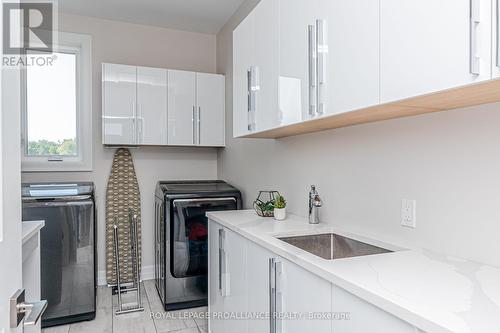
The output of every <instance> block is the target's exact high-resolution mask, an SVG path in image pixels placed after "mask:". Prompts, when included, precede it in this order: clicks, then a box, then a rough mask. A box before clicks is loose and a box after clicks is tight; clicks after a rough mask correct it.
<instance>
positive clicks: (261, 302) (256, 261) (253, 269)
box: [247, 241, 277, 333]
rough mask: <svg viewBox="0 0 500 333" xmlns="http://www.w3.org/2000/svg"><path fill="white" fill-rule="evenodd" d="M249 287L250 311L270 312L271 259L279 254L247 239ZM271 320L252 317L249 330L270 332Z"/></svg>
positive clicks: (250, 332) (249, 321) (250, 331)
mask: <svg viewBox="0 0 500 333" xmlns="http://www.w3.org/2000/svg"><path fill="white" fill-rule="evenodd" d="M247 243H248V245H247V267H248V268H249V269H248V273H247V289H248V291H249V292H248V310H247V311H249V312H250V313H269V311H270V308H269V300H270V294H269V283H270V281H269V260H270V259H271V258H275V257H277V255H275V254H273V253H271V252H269V251H267V250H266V249H264V248H263V247H261V246H259V245H257V244H255V243H253V242H251V241H247ZM269 327H270V322H269V320H263V319H261V318H252V319H250V320H248V332H249V333H253V332H269Z"/></svg>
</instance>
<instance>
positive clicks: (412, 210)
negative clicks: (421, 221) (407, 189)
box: [401, 199, 417, 228]
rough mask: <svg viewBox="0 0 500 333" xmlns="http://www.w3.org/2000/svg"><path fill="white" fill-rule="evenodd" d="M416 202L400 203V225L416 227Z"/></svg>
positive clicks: (405, 200) (403, 201)
mask: <svg viewBox="0 0 500 333" xmlns="http://www.w3.org/2000/svg"><path fill="white" fill-rule="evenodd" d="M416 207H417V201H416V200H408V199H403V200H402V201H401V225H402V226H404V227H409V228H416V227H417V208H416Z"/></svg>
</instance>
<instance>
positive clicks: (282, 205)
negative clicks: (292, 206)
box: [273, 195, 286, 221]
mask: <svg viewBox="0 0 500 333" xmlns="http://www.w3.org/2000/svg"><path fill="white" fill-rule="evenodd" d="M273 206H274V219H276V220H278V221H283V220H284V219H286V199H285V197H284V196H282V195H279V196H277V197H276V199H274V201H273Z"/></svg>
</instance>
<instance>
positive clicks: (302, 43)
mask: <svg viewBox="0 0 500 333" xmlns="http://www.w3.org/2000/svg"><path fill="white" fill-rule="evenodd" d="M318 8H319V1H318V0H310V1H308V0H286V1H285V2H282V3H281V5H280V15H279V25H280V35H279V38H280V40H279V46H280V60H279V66H280V73H279V75H280V77H279V110H280V118H281V124H283V125H286V124H290V123H295V122H298V121H301V120H306V119H308V118H309V104H310V102H313V101H312V100H310V99H309V93H310V92H309V87H310V84H311V83H312V82H311V79H312V77H310V73H309V71H310V69H309V62H310V61H314V59H312V58H311V59H310V57H309V46H308V43H309V33H308V27H309V26H310V25H315V22H316V19H318V18H319V13H318ZM314 42H315V39H314V38H312V40H311V43H314Z"/></svg>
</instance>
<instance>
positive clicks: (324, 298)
mask: <svg viewBox="0 0 500 333" xmlns="http://www.w3.org/2000/svg"><path fill="white" fill-rule="evenodd" d="M281 260H282V263H283V271H282V274H281V282H280V283H282V286H281V287H280V289H281V290H282V295H283V311H284V313H287V314H290V313H299V314H308V313H311V312H316V313H325V312H326V313H330V312H331V311H332V298H331V297H332V296H331V295H332V285H331V283H330V282H328V281H326V280H324V279H322V278H320V277H319V276H317V275H314V274H312V273H311V272H308V271H306V270H305V269H303V268H301V267H299V266H297V265H296V264H294V263H293V262H290V261H288V260H285V259H281ZM283 332H286V333H304V332H315V333H331V332H332V322H331V321H330V320H310V319H307V318H305V319H302V318H301V319H288V320H284V322H283Z"/></svg>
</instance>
